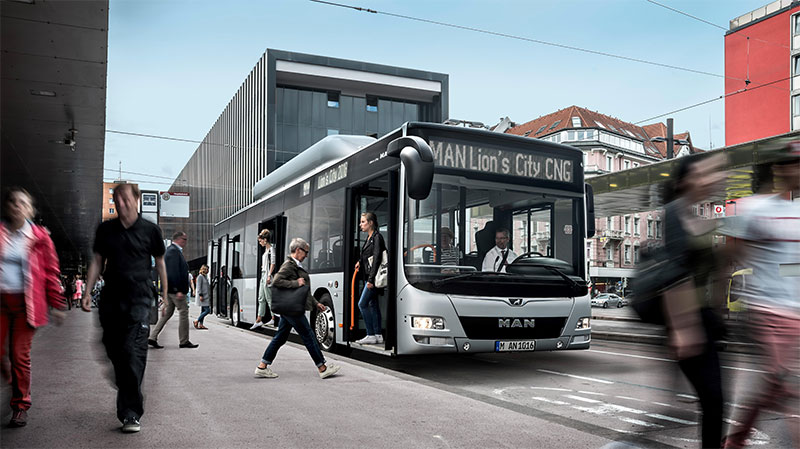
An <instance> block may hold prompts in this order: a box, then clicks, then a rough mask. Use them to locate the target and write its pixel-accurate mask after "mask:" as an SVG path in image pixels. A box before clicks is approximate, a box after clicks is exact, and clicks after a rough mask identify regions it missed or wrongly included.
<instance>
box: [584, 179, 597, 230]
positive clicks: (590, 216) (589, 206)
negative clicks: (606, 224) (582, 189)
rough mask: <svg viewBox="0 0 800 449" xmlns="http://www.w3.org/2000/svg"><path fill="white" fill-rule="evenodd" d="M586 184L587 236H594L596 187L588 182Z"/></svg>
mask: <svg viewBox="0 0 800 449" xmlns="http://www.w3.org/2000/svg"><path fill="white" fill-rule="evenodd" d="M585 186H586V238H587V239H590V238H592V237H594V231H595V229H594V189H592V186H591V185H589V184H588V183H587V184H585Z"/></svg>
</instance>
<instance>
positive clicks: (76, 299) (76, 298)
mask: <svg viewBox="0 0 800 449" xmlns="http://www.w3.org/2000/svg"><path fill="white" fill-rule="evenodd" d="M73 283H74V285H75V294H74V295H73V296H72V304H74V305H75V307H79V306H80V305H81V302H83V301H82V300H83V293H84V287H83V285H84V284H83V279H81V275H80V274H76V275H75V280H74V281H73Z"/></svg>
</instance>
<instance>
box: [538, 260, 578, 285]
mask: <svg viewBox="0 0 800 449" xmlns="http://www.w3.org/2000/svg"><path fill="white" fill-rule="evenodd" d="M537 266H538V267H542V268H544V269H546V270H549V271H551V272H553V273H556V274H557V275H559V276H561V277H562V278H564V280H566V281H567V283H569V285H570V286H571V287H572V288H573V289H575V290H576V291H577V290H579V289H580V288H581V286H580V284H578V283H577V282H575V279H572V278H571V277H569V276H567V274H566V273H564V272H563V271H561V270H559V269H558V268H556V267H552V266H549V265H537Z"/></svg>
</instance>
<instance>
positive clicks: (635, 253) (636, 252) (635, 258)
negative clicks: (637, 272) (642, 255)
mask: <svg viewBox="0 0 800 449" xmlns="http://www.w3.org/2000/svg"><path fill="white" fill-rule="evenodd" d="M633 263H635V264H636V263H639V245H633Z"/></svg>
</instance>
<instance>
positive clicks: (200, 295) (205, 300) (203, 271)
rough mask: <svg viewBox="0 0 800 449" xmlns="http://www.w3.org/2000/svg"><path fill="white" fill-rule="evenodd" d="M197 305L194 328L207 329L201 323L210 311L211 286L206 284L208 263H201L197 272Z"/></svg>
mask: <svg viewBox="0 0 800 449" xmlns="http://www.w3.org/2000/svg"><path fill="white" fill-rule="evenodd" d="M195 279H196V280H197V305H198V306H200V316H198V317H197V319H196V320H195V321H194V328H195V329H208V328H207V327H205V325H203V320H205V318H206V315H208V314H209V313H211V287H210V286H209V284H208V265H205V264H203V266H202V267H200V272H199V273H197V278H195Z"/></svg>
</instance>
